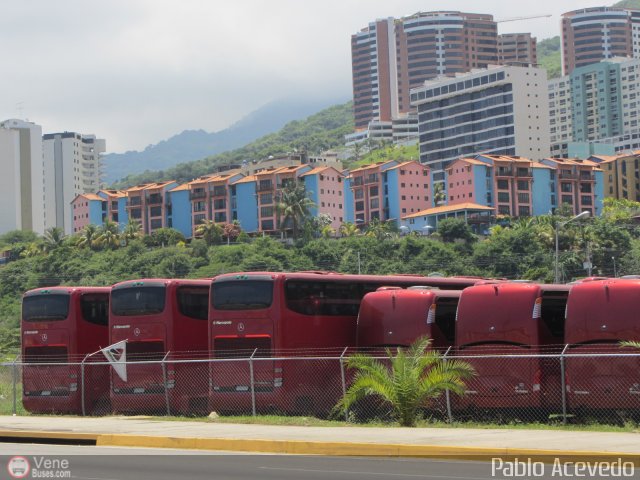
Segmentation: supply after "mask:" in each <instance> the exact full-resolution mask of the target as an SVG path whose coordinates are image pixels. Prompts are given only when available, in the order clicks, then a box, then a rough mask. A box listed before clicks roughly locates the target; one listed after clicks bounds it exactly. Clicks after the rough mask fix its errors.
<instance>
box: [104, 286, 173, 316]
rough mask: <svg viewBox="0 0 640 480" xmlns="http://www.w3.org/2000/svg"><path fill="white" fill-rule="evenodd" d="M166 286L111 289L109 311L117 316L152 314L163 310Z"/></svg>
mask: <svg viewBox="0 0 640 480" xmlns="http://www.w3.org/2000/svg"><path fill="white" fill-rule="evenodd" d="M165 297H166V287H164V286H153V287H126V288H118V289H113V290H112V291H111V312H112V313H113V314H114V315H118V316H131V315H153V314H154V313H161V312H162V311H163V310H164V303H165Z"/></svg>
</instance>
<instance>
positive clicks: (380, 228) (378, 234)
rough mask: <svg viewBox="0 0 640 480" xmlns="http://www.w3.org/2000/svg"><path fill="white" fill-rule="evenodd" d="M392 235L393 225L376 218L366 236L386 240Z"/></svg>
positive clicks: (369, 226)
mask: <svg viewBox="0 0 640 480" xmlns="http://www.w3.org/2000/svg"><path fill="white" fill-rule="evenodd" d="M391 234H392V232H391V225H390V224H389V223H388V222H381V221H380V220H378V219H377V218H374V219H373V220H371V222H369V225H368V226H367V232H366V233H365V236H367V237H375V238H377V239H378V240H384V239H385V238H389V237H390V236H391Z"/></svg>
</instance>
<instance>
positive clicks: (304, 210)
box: [276, 181, 315, 239]
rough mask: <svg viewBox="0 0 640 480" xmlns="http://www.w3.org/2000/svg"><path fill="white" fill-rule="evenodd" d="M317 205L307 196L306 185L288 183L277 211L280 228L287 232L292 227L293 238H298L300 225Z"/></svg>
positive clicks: (282, 192) (283, 189)
mask: <svg viewBox="0 0 640 480" xmlns="http://www.w3.org/2000/svg"><path fill="white" fill-rule="evenodd" d="M313 207H315V203H314V202H313V200H311V199H310V198H309V197H308V196H307V191H306V189H305V188H304V184H302V183H299V182H295V181H294V182H290V183H287V184H286V185H285V186H284V187H283V188H282V191H281V196H280V201H279V202H278V204H277V206H276V209H277V211H278V214H279V215H280V228H281V229H282V230H283V231H285V230H288V229H289V227H291V230H292V233H293V238H294V239H296V238H298V230H299V229H300V225H301V224H302V223H303V222H304V221H305V220H306V219H307V218H308V217H309V216H310V211H311V209H312V208H313Z"/></svg>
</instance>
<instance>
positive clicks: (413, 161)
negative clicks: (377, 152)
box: [386, 160, 426, 171]
mask: <svg viewBox="0 0 640 480" xmlns="http://www.w3.org/2000/svg"><path fill="white" fill-rule="evenodd" d="M412 163H417V164H418V165H420V166H424V167H426V165H422V164H421V163H420V162H418V161H416V160H409V161H408V162H402V163H400V164H398V165H395V166H393V167H389V168H387V170H386V171H389V170H395V169H396V168H400V167H406V166H407V165H411V164H412Z"/></svg>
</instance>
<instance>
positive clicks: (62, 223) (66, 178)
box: [42, 132, 106, 234]
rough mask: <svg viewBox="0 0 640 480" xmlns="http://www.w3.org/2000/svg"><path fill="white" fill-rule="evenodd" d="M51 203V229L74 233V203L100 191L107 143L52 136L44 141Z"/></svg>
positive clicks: (71, 134)
mask: <svg viewBox="0 0 640 480" xmlns="http://www.w3.org/2000/svg"><path fill="white" fill-rule="evenodd" d="M42 143H43V152H44V168H45V184H46V190H47V192H51V193H50V196H51V201H50V202H48V203H47V205H46V206H45V209H46V210H47V228H50V227H60V228H62V229H64V231H65V233H67V234H71V233H73V218H72V213H71V202H72V201H73V199H74V198H76V196H77V195H80V194H83V193H96V192H97V191H98V190H99V189H100V158H101V155H102V154H103V153H104V152H105V149H106V143H105V141H104V140H102V139H97V138H96V136H95V135H83V134H80V133H75V132H64V133H48V134H46V135H44V137H43V138H42Z"/></svg>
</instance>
